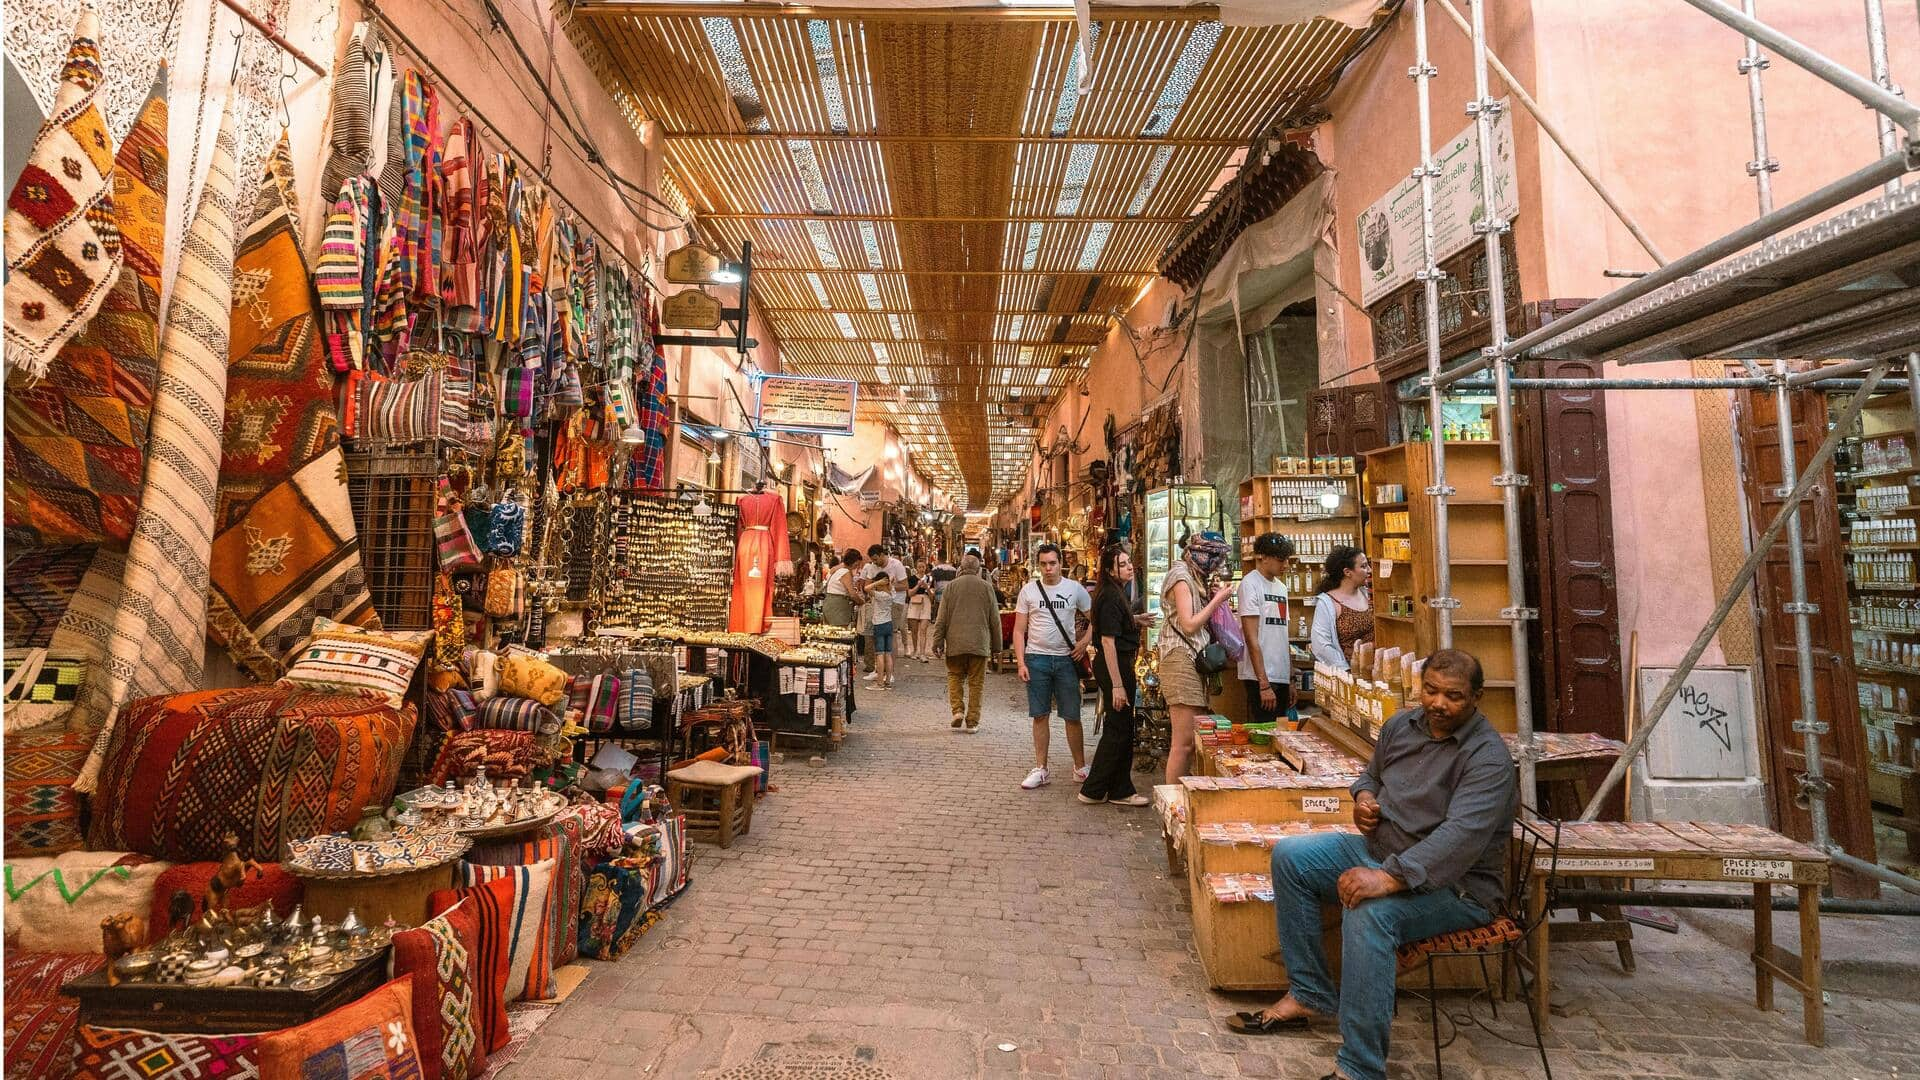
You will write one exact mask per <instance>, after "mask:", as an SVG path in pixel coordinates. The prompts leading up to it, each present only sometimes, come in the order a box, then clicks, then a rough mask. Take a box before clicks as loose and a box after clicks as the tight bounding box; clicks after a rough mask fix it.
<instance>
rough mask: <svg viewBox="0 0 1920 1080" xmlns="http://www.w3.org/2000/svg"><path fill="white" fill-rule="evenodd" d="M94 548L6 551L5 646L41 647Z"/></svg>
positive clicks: (75, 588) (70, 598)
mask: <svg viewBox="0 0 1920 1080" xmlns="http://www.w3.org/2000/svg"><path fill="white" fill-rule="evenodd" d="M93 554H94V547H93V545H91V544H76V545H74V546H72V547H60V548H48V549H46V550H44V551H28V552H23V553H21V554H19V555H15V554H14V553H13V552H11V551H9V552H7V569H6V597H5V602H4V604H3V605H0V607H3V608H4V610H5V612H6V618H5V623H4V626H5V634H6V642H7V648H9V649H44V648H46V647H47V645H48V644H49V643H50V642H51V641H52V640H53V632H54V630H55V628H56V627H58V626H59V625H60V620H61V618H63V617H64V616H65V615H66V613H67V606H68V605H69V604H71V603H73V595H74V593H75V592H77V591H79V589H80V582H81V581H82V580H83V579H84V578H85V577H86V573H87V567H89V566H92V565H93Z"/></svg>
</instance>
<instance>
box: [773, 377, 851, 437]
mask: <svg viewBox="0 0 1920 1080" xmlns="http://www.w3.org/2000/svg"><path fill="white" fill-rule="evenodd" d="M759 383H760V392H759V394H758V395H757V399H758V401H757V403H758V406H759V412H758V415H757V416H756V418H755V419H756V421H757V423H758V425H759V426H760V427H763V428H772V429H773V430H775V431H796V432H801V433H803V434H815V435H851V434H853V419H854V411H855V407H856V406H857V405H858V403H859V399H860V384H859V383H857V382H855V381H853V380H852V379H815V378H809V377H807V376H804V375H769V376H767V377H766V378H764V379H761V380H759Z"/></svg>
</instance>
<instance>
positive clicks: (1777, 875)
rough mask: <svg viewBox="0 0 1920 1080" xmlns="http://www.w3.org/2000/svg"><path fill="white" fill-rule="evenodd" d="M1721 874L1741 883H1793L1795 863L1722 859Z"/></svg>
mask: <svg viewBox="0 0 1920 1080" xmlns="http://www.w3.org/2000/svg"><path fill="white" fill-rule="evenodd" d="M1720 873H1721V875H1722V876H1723V877H1730V878H1734V879H1736V880H1739V881H1792V880H1793V863H1791V862H1789V861H1788V860H1786V859H1722V860H1721V861H1720Z"/></svg>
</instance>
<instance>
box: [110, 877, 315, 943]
mask: <svg viewBox="0 0 1920 1080" xmlns="http://www.w3.org/2000/svg"><path fill="white" fill-rule="evenodd" d="M219 871H220V864H219V863H217V862H191V863H175V864H174V865H172V866H169V867H167V869H166V870H165V871H163V872H162V873H161V875H160V878H159V880H158V881H155V882H154V883H153V908H152V910H151V912H150V913H149V914H148V916H147V935H148V937H149V938H150V939H151V940H152V941H154V942H157V941H159V940H160V939H161V938H163V937H166V936H167V931H168V929H169V927H168V926H167V916H168V914H169V908H170V907H171V905H172V903H173V894H174V893H177V892H184V893H186V894H187V895H188V896H190V897H192V898H193V914H192V915H191V916H189V918H190V919H198V918H199V917H200V913H201V909H202V908H203V907H204V905H205V901H206V895H207V885H208V883H210V882H212V881H213V875H214V874H216V873H218V872H219ZM306 892H307V886H306V883H305V882H303V881H301V880H300V879H299V878H297V877H294V876H293V875H292V874H290V873H288V872H287V871H286V870H285V869H284V868H282V867H281V865H280V864H279V863H261V864H260V873H259V874H258V875H257V876H256V875H254V874H251V873H250V874H248V875H247V876H246V879H245V880H243V881H241V882H240V884H239V886H238V887H237V888H235V889H234V890H233V891H232V892H229V893H228V894H227V906H228V907H230V908H233V909H234V910H236V911H244V910H246V909H247V908H255V907H259V906H260V905H261V904H272V905H273V913H274V915H275V916H276V917H278V918H282V919H284V918H286V917H287V916H289V915H291V914H293V909H294V907H295V906H296V905H298V904H299V903H300V901H301V900H302V899H304V898H305V896H306Z"/></svg>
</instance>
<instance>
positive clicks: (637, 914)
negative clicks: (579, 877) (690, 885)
mask: <svg viewBox="0 0 1920 1080" xmlns="http://www.w3.org/2000/svg"><path fill="white" fill-rule="evenodd" d="M650 876H651V875H650V874H649V872H648V868H647V865H646V862H645V860H635V859H615V860H613V861H612V862H610V863H604V864H602V865H600V866H596V867H594V868H593V869H592V870H591V871H590V872H588V874H587V889H586V896H585V898H584V899H583V900H582V903H581V909H580V955H581V956H585V957H588V958H590V959H593V960H618V959H620V958H621V957H622V956H625V955H626V954H627V950H629V949H631V948H633V945H634V943H635V942H637V941H639V940H640V938H641V936H642V935H644V934H645V933H646V932H647V930H648V928H649V927H651V926H652V925H653V923H654V922H656V921H657V913H652V912H649V910H648V906H649V901H648V898H647V893H648V891H649V878H650ZM649 914H654V915H655V918H652V919H650V918H648V917H647V916H648V915H649Z"/></svg>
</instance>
